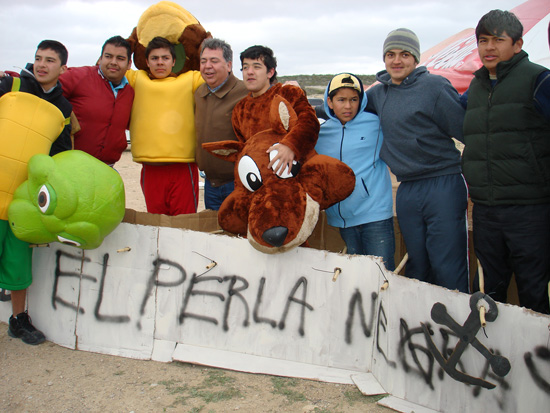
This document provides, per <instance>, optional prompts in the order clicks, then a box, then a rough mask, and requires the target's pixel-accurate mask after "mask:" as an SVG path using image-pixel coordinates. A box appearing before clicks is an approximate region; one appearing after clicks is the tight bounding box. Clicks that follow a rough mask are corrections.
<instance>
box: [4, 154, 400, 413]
mask: <svg viewBox="0 0 550 413" xmlns="http://www.w3.org/2000/svg"><path fill="white" fill-rule="evenodd" d="M115 168H116V169H117V170H118V171H119V172H120V174H121V176H122V178H123V180H124V183H125V186H126V202H127V207H128V208H132V209H135V210H137V211H145V210H146V209H145V201H144V199H143V194H142V192H141V188H140V186H139V174H140V166H139V165H137V164H135V163H133V162H132V158H131V155H130V153H129V152H125V153H124V155H123V158H122V160H121V161H120V162H118V163H117V164H116V165H115ZM203 205H204V204H203V202H202V193H201V203H200V206H199V209H204V206H203ZM31 317H32V314H31ZM5 321H6V320H3V323H0V382H1V383H2V386H0V411H2V412H10V413H12V412H13V413H20V412H72V413H77V412H128V413H130V412H135V413H140V412H165V411H173V412H228V411H243V412H346V413H347V412H350V413H353V412H389V411H390V410H389V409H386V408H384V407H381V406H378V405H376V404H375V403H376V401H377V400H379V399H380V397H366V396H363V395H362V394H361V393H360V392H359V390H357V388H356V387H355V386H353V385H338V384H329V383H320V382H316V381H311V380H298V379H291V378H282V377H273V376H267V375H260V374H246V373H239V372H233V371H227V370H221V369H213V368H206V367H203V366H196V365H191V364H185V363H180V362H173V363H160V362H155V361H143V360H132V359H127V358H122V357H115V356H107V355H103V354H95V353H89V352H84V351H75V350H70V349H66V348H63V347H60V346H58V345H56V344H54V343H51V342H49V341H46V342H45V343H43V344H41V345H39V346H29V345H26V344H24V343H23V342H21V341H20V340H18V339H13V338H11V337H9V336H8V334H7V325H6V324H5Z"/></svg>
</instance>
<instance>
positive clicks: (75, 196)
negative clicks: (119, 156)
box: [8, 150, 125, 249]
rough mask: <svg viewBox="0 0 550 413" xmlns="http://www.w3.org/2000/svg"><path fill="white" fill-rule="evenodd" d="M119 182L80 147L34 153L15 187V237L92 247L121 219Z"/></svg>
mask: <svg viewBox="0 0 550 413" xmlns="http://www.w3.org/2000/svg"><path fill="white" fill-rule="evenodd" d="M124 212H125V199H124V184H123V182H122V178H121V177H120V175H119V174H118V173H117V172H116V171H115V170H114V169H113V168H111V167H109V166H108V165H106V164H104V163H103V162H101V161H99V160H97V159H96V158H94V157H93V156H91V155H89V154H87V153H85V152H82V151H77V150H73V151H66V152H61V153H59V154H57V155H55V156H53V157H50V156H47V155H43V154H38V155H34V156H33V157H32V158H31V159H30V161H29V164H28V179H27V180H26V181H25V182H23V183H22V184H21V185H20V186H19V187H18V188H17V190H16V191H15V194H14V196H13V201H12V202H11V203H10V206H9V209H8V221H9V223H10V226H11V228H12V230H13V233H14V234H15V236H16V237H17V238H19V239H21V240H23V241H26V242H29V243H34V244H44V243H49V242H53V241H59V242H62V243H65V244H69V245H73V246H75V247H78V248H82V249H93V248H97V247H99V246H100V245H101V243H102V242H103V239H104V238H105V237H106V236H107V235H108V234H109V233H110V232H111V231H113V230H114V229H115V228H116V227H117V225H118V224H119V223H120V222H121V221H122V218H123V217H124Z"/></svg>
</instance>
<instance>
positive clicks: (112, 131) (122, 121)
mask: <svg viewBox="0 0 550 413" xmlns="http://www.w3.org/2000/svg"><path fill="white" fill-rule="evenodd" d="M130 55H131V50H130V45H129V44H128V42H127V41H126V40H124V39H123V38H122V37H121V36H114V37H111V38H110V39H108V40H107V41H106V42H105V44H104V45H103V47H102V48H101V57H100V58H99V61H98V65H97V66H84V67H72V68H69V69H68V70H67V71H66V72H65V73H63V75H61V77H60V81H61V84H62V86H63V94H64V95H65V97H66V98H67V99H68V100H69V102H71V104H72V105H73V109H74V112H75V115H76V117H77V119H78V122H79V124H80V128H81V129H80V131H79V132H77V133H76V134H75V141H74V147H75V149H80V150H81V151H84V152H87V153H89V154H90V155H92V156H94V157H96V158H97V159H99V160H101V161H103V162H105V163H106V164H107V165H111V166H112V165H114V164H115V162H117V161H118V160H119V159H120V157H121V156H122V152H124V150H125V149H126V146H127V143H126V129H127V128H128V123H129V120H130V112H131V110H132V102H133V100H134V90H133V89H132V87H131V86H129V85H128V80H126V78H125V77H124V75H125V74H126V71H127V70H128V69H130V66H131V65H132V61H131V59H130Z"/></svg>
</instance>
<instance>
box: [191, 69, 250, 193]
mask: <svg viewBox="0 0 550 413" xmlns="http://www.w3.org/2000/svg"><path fill="white" fill-rule="evenodd" d="M247 93H248V90H247V89H246V86H245V85H244V83H243V82H242V81H241V80H239V79H237V78H236V77H235V76H234V75H233V73H230V74H229V77H228V79H227V80H226V82H225V83H224V84H223V85H222V87H220V88H219V89H218V90H216V91H215V92H213V93H212V92H210V90H209V89H208V85H207V84H206V83H203V84H202V85H200V86H199V88H198V89H197V90H196V92H195V130H196V133H197V148H196V151H195V158H196V162H197V165H198V166H199V169H200V170H201V171H204V173H205V174H206V178H207V179H208V180H209V181H210V183H211V184H212V186H214V187H216V186H220V185H224V184H227V183H229V182H233V181H234V180H235V177H234V174H233V169H234V166H235V165H234V164H233V163H232V162H227V161H224V160H222V159H219V158H216V157H215V156H214V155H212V154H210V153H208V152H206V151H205V150H204V149H202V146H201V145H202V144H203V143H207V142H217V141H225V140H234V141H236V140H237V137H236V136H235V132H234V131H233V126H232V125H231V115H232V113H233V108H234V107H235V105H236V104H237V103H238V102H239V101H240V100H241V99H242V98H244V97H245V96H246V94H247Z"/></svg>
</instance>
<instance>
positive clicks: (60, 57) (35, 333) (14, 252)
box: [0, 40, 72, 345]
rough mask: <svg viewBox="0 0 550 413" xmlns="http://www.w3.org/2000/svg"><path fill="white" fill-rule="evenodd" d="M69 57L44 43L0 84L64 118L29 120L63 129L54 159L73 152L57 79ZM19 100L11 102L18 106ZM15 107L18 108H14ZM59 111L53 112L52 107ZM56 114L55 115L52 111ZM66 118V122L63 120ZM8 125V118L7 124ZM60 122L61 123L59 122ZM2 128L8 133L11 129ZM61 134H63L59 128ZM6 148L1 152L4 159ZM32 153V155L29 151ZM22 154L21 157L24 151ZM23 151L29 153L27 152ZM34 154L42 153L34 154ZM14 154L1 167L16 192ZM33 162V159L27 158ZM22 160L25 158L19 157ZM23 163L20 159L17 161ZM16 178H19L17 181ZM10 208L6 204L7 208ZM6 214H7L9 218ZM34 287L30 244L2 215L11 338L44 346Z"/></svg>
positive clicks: (0, 242) (2, 279)
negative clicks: (32, 307)
mask: <svg viewBox="0 0 550 413" xmlns="http://www.w3.org/2000/svg"><path fill="white" fill-rule="evenodd" d="M67 57H68V52H67V49H66V48H65V46H64V45H63V44H61V43H59V42H58V41H55V40H44V41H42V42H41V43H40V44H39V45H38V48H37V50H36V54H35V57H34V64H28V65H27V67H26V68H25V69H24V70H23V71H22V72H21V78H20V79H19V78H12V77H4V78H3V79H2V81H1V82H0V96H3V95H4V94H6V93H8V92H19V91H20V92H25V94H26V93H29V94H33V95H35V96H37V97H39V98H41V99H44V100H45V101H47V102H49V103H51V104H52V105H53V106H55V107H56V108H57V109H59V111H60V113H59V116H58V119H59V120H58V119H56V120H53V119H47V120H45V119H44V113H41V112H40V110H38V111H37V112H36V113H34V115H32V116H31V120H30V122H32V126H33V128H32V129H33V130H37V131H39V132H42V131H41V129H40V127H41V125H43V124H44V123H45V122H48V123H49V122H52V123H53V125H52V127H53V126H55V127H53V128H52V127H48V128H43V129H44V133H46V132H45V131H46V130H47V129H54V130H55V129H56V128H57V127H60V126H62V125H65V126H63V130H62V132H61V134H60V135H59V136H58V137H57V139H55V136H54V137H49V138H52V140H54V142H53V144H52V146H51V149H50V152H49V154H50V155H55V154H56V153H59V152H62V151H65V150H69V149H71V138H70V133H71V126H70V123H69V117H70V114H71V111H72V108H71V104H70V103H69V102H68V101H67V100H66V99H65V98H64V97H63V94H62V91H61V85H60V84H59V82H58V78H59V75H60V74H61V73H63V72H64V71H65V70H66V69H67ZM14 100H15V99H13V100H12V102H14ZM12 104H14V103H12ZM53 109H54V111H55V108H53ZM51 113H54V112H51ZM63 119H65V121H63ZM8 120H9V119H8ZM58 121H59V123H57V122H58ZM3 126H5V127H4V128H3V131H4V132H6V130H8V128H9V125H8V126H6V125H5V124H4V125H3ZM57 130H59V129H57ZM32 135H33V134H27V133H23V134H22V133H21V127H19V128H16V129H14V134H13V135H11V136H10V137H11V138H12V139H16V140H18V141H19V145H18V147H19V146H21V147H22V146H23V145H21V142H20V141H22V140H24V139H26V140H27V141H26V143H27V144H29V145H32V143H33V142H32V141H31V139H32V138H31V137H30V136H32ZM6 149H7V148H5V147H4V148H2V152H3V154H4V155H5V154H6ZM31 151H32V150H31ZM18 152H22V149H21V148H20V150H19V151H18ZM25 152H28V150H27V151H25ZM34 152H35V153H40V151H38V150H36V151H34ZM13 155H14V154H13V151H11V152H8V153H7V156H5V158H3V157H0V168H1V169H2V172H3V174H2V180H6V181H9V182H13V184H14V185H13V186H14V187H17V186H18V185H19V184H21V183H22V182H23V180H24V179H26V174H21V173H18V172H17V170H16V169H15V168H14V167H13V162H12V163H8V161H7V160H6V161H5V162H6V163H5V164H4V163H3V162H4V160H5V159H6V158H10V157H13ZM28 155H29V156H28V158H30V154H28ZM21 156H23V155H21ZM19 160H20V161H23V160H22V159H19ZM13 175H15V176H13ZM10 199H11V198H10ZM6 207H7V205H6ZM6 215H7V214H6ZM31 283H32V249H31V248H29V244H28V243H26V242H23V241H21V240H19V239H17V238H15V235H13V232H12V231H11V229H10V225H9V223H8V221H7V216H4V215H2V218H1V219H0V288H3V289H5V290H9V291H11V304H12V311H13V314H12V316H11V317H10V319H9V328H8V334H9V335H10V336H11V337H14V338H20V339H21V340H23V342H24V343H27V344H32V345H35V344H40V343H42V342H44V340H45V337H44V334H43V333H42V332H41V331H39V330H37V329H36V328H35V327H34V326H33V325H32V322H31V319H30V317H29V315H28V314H27V312H26V311H25V309H26V297H27V288H28V287H29V286H30V285H31Z"/></svg>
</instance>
